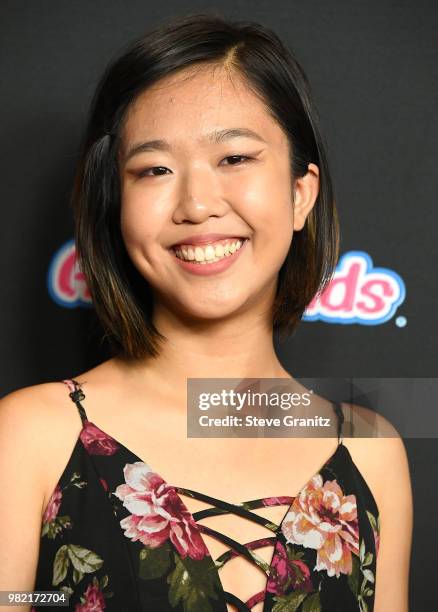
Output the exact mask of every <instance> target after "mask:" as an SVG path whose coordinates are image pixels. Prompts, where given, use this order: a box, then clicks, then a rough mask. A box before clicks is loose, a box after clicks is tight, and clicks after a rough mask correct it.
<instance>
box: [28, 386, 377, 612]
mask: <svg viewBox="0 0 438 612" xmlns="http://www.w3.org/2000/svg"><path fill="white" fill-rule="evenodd" d="M62 382H64V383H65V384H66V385H68V387H69V391H70V393H69V395H70V397H71V399H72V400H73V402H75V404H76V406H77V408H78V411H79V414H80V417H81V419H82V430H81V432H80V435H79V436H78V439H77V441H76V444H75V446H74V449H73V451H72V453H71V456H70V459H69V461H68V463H67V465H66V467H65V469H64V471H63V473H62V474H61V476H60V478H59V481H58V484H57V485H56V487H55V489H54V491H53V493H52V495H51V498H50V500H49V502H48V504H47V507H46V509H45V512H44V516H43V521H42V526H41V539H40V551H39V559H38V565H37V573H36V582H35V586H34V590H49V591H62V592H64V593H66V594H68V595H69V597H70V598H69V608H68V609H70V610H74V611H75V612H100V611H101V610H102V611H103V610H105V611H114V612H115V611H117V612H131V611H132V612H140V611H141V612H143V611H144V612H146V611H148V612H149V611H151V612H171V611H172V612H227V609H228V608H227V603H228V604H230V607H232V606H234V608H235V609H236V610H238V611H239V612H244V611H245V612H248V611H250V610H251V609H252V608H253V607H254V606H255V605H256V604H257V603H258V602H260V601H262V602H263V612H347V611H359V612H372V610H373V607H374V591H375V575H376V557H377V553H378V546H379V531H380V530H379V515H378V509H377V505H376V502H375V499H374V497H373V495H372V493H371V491H370V489H369V487H368V485H367V483H366V481H365V480H364V478H363V477H362V475H361V473H360V472H359V470H358V468H357V467H356V465H355V463H354V461H353V459H352V457H351V455H350V452H349V451H348V449H347V447H346V446H345V445H344V444H343V442H342V440H341V439H340V436H341V426H342V422H343V414H342V408H341V406H340V405H339V404H337V403H333V406H334V410H335V413H336V415H337V417H338V431H339V443H338V446H337V448H336V450H335V452H334V453H333V455H332V456H331V457H330V458H329V459H328V460H327V461H326V462H325V463H324V465H323V466H321V468H320V470H319V471H318V473H316V474H315V475H314V476H313V477H311V478H310V480H309V481H308V482H307V483H306V484H305V485H304V486H303V488H302V489H301V490H300V492H299V494H298V495H297V496H296V497H291V496H288V495H286V496H282V497H266V498H263V499H254V500H249V501H243V502H242V503H241V504H230V503H227V502H225V501H223V500H220V499H216V498H213V497H210V496H207V495H204V494H202V493H200V492H197V491H193V490H191V489H184V488H181V487H177V486H173V485H171V484H168V483H167V482H165V481H164V480H163V478H162V477H161V476H160V475H159V474H157V473H156V472H155V471H154V470H153V469H152V468H151V467H150V466H149V465H148V464H147V463H145V462H144V461H142V460H141V459H140V458H139V457H137V456H136V455H134V454H133V453H132V452H131V451H130V450H129V449H128V448H126V447H125V446H123V444H121V443H120V442H118V441H117V440H116V439H114V438H113V437H111V436H110V435H108V434H107V433H105V432H104V431H102V430H101V429H100V428H99V427H97V426H96V425H95V424H94V423H92V422H90V421H89V420H88V418H87V415H86V412H85V409H84V407H83V405H82V404H81V401H82V400H83V399H84V398H85V394H84V392H83V390H82V388H81V387H80V385H79V383H78V382H77V381H75V380H73V379H67V380H64V381H62ZM181 494H183V495H187V496H191V497H193V498H196V499H199V500H201V501H204V502H206V503H208V504H210V505H211V506H212V507H211V508H207V509H204V510H201V511H199V512H195V513H194V514H193V515H192V514H191V513H190V512H189V511H188V509H187V508H186V506H185V505H184V503H183V501H182V499H181V497H180V495H181ZM276 505H284V506H285V514H284V516H283V519H282V520H281V522H280V524H279V525H276V524H275V523H273V522H272V521H269V520H268V519H266V518H264V517H262V516H260V515H258V514H257V513H256V512H252V510H254V509H257V508H262V507H263V506H276ZM229 512H232V513H234V514H236V515H238V516H241V517H243V518H246V519H248V520H251V521H255V522H257V523H259V524H260V525H263V526H264V527H266V531H267V535H266V537H264V538H260V539H257V540H253V541H251V542H246V543H245V544H241V543H239V542H237V541H235V540H233V539H232V538H230V537H228V536H227V535H226V534H223V533H221V532H219V531H216V530H214V529H211V528H209V527H207V526H206V525H202V524H198V523H197V521H199V520H200V519H202V518H204V517H206V516H215V515H218V514H222V513H229ZM203 533H205V534H209V535H211V536H212V537H216V538H218V539H219V540H220V541H222V542H223V543H225V544H226V545H227V546H228V547H229V548H228V550H227V551H226V552H225V553H223V554H222V555H220V557H218V558H217V559H213V558H212V557H211V555H210V553H209V551H208V548H207V547H206V545H205V543H204V539H203V537H202V534H203ZM267 545H271V546H272V548H273V554H272V558H271V562H270V564H267V563H266V562H265V561H264V559H262V558H261V557H260V556H258V555H257V549H258V548H260V547H263V546H267ZM237 555H243V556H244V557H245V558H246V559H247V560H248V562H250V563H253V564H254V565H256V566H257V567H258V568H259V569H260V571H262V572H263V573H264V574H265V576H266V587H265V589H264V590H263V591H260V592H257V593H254V595H253V596H252V597H251V598H250V599H248V600H247V601H242V600H241V599H239V598H238V597H237V596H236V595H234V594H232V593H229V592H227V591H225V589H224V588H223V586H222V584H221V580H220V568H221V567H222V566H223V565H224V564H225V563H227V562H228V561H229V560H230V559H232V558H233V557H235V556H237ZM47 607H49V606H47ZM50 609H57V610H58V609H59V606H52V607H51V608H50ZM32 610H36V608H32Z"/></svg>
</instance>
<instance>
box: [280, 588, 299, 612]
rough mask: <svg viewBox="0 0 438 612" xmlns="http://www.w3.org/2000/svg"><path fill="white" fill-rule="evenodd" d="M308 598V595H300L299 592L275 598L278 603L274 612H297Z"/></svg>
mask: <svg viewBox="0 0 438 612" xmlns="http://www.w3.org/2000/svg"><path fill="white" fill-rule="evenodd" d="M306 597H307V593H299V592H298V591H294V592H293V593H289V595H281V596H277V597H274V601H275V602H276V603H275V604H274V607H273V608H272V612H296V610H298V608H299V606H300V605H301V603H302V602H303V600H304V599H305V598H306Z"/></svg>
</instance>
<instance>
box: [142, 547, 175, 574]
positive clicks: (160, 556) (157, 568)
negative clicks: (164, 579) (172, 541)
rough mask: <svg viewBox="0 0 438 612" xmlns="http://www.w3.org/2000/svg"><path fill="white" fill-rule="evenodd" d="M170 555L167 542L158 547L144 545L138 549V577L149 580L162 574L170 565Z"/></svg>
mask: <svg viewBox="0 0 438 612" xmlns="http://www.w3.org/2000/svg"><path fill="white" fill-rule="evenodd" d="M170 555H171V550H170V546H169V543H168V542H165V543H164V544H163V545H162V546H159V547H158V548H149V547H147V546H145V547H144V548H143V549H142V550H141V551H140V569H139V572H138V575H139V577H140V578H142V579H143V580H150V579H152V578H161V576H164V574H165V573H166V572H167V571H168V569H169V567H170V561H171V556H170Z"/></svg>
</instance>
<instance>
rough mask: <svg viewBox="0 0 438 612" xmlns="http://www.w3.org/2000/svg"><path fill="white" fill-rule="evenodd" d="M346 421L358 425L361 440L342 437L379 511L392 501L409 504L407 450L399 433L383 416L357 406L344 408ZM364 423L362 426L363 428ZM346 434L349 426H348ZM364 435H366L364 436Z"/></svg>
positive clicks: (346, 405)
mask: <svg viewBox="0 0 438 612" xmlns="http://www.w3.org/2000/svg"><path fill="white" fill-rule="evenodd" d="M343 411H344V415H345V419H346V421H347V422H348V421H349V420H350V419H351V420H352V421H353V423H354V422H356V424H357V423H360V426H359V427H358V428H357V430H358V431H359V432H362V435H361V434H360V433H359V436H361V437H345V438H344V444H345V446H347V447H348V449H349V451H350V454H351V456H352V458H353V460H354V462H355V464H356V466H357V467H358V469H359V471H360V472H361V474H362V476H363V477H364V478H365V480H366V482H367V484H368V486H369V488H370V490H371V492H372V493H373V496H374V498H375V500H376V503H377V505H378V507H379V510H380V511H382V512H384V509H385V508H386V507H388V506H391V507H393V504H394V502H398V503H400V504H401V505H403V506H408V507H409V506H410V505H411V483H410V473H409V462H408V457H407V453H406V448H405V445H404V442H403V439H402V438H401V436H400V434H399V432H398V431H397V429H396V428H395V427H394V425H393V424H392V423H391V422H390V421H388V419H386V418H385V417H384V416H383V415H382V414H379V413H377V412H375V411H374V410H371V409H369V408H366V407H365V406H360V405H357V404H345V405H343ZM364 424H365V425H364ZM346 429H347V431H348V425H347V428H346ZM364 432H368V434H367V436H366V435H365V433H364Z"/></svg>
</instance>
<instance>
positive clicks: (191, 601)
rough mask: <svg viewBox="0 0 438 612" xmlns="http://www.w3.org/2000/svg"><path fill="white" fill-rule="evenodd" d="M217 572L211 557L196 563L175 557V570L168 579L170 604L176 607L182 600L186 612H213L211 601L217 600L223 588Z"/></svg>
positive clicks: (188, 559)
mask: <svg viewBox="0 0 438 612" xmlns="http://www.w3.org/2000/svg"><path fill="white" fill-rule="evenodd" d="M216 571H217V570H216V568H215V567H214V565H213V566H212V560H211V557H205V558H204V559H202V560H200V561H196V560H193V559H191V558H190V557H186V558H185V559H182V558H180V557H179V556H177V555H175V569H174V570H173V572H172V573H171V574H169V576H168V577H167V582H168V583H169V584H170V588H169V602H170V604H171V605H172V606H173V607H175V606H177V605H178V602H179V601H180V600H182V602H183V605H184V612H212V607H211V605H210V602H209V600H210V598H213V599H217V591H218V590H220V588H221V585H220V584H219V583H218V576H217V573H216Z"/></svg>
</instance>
